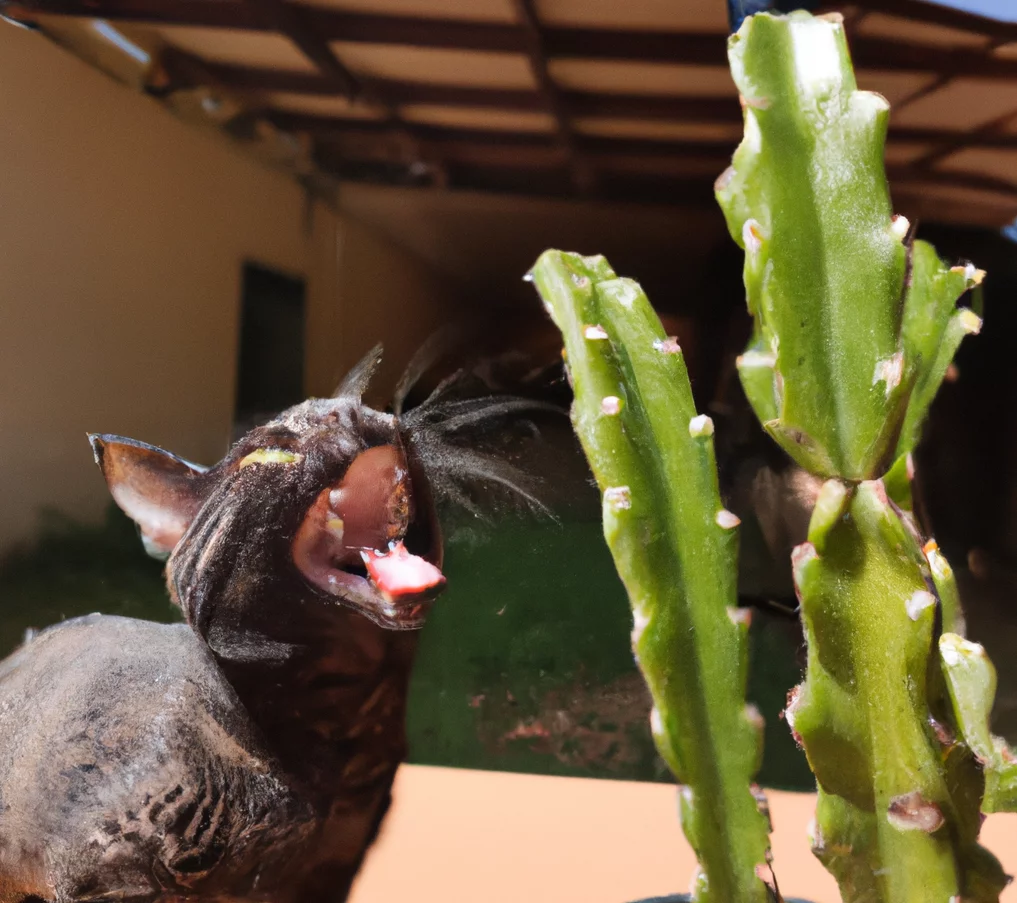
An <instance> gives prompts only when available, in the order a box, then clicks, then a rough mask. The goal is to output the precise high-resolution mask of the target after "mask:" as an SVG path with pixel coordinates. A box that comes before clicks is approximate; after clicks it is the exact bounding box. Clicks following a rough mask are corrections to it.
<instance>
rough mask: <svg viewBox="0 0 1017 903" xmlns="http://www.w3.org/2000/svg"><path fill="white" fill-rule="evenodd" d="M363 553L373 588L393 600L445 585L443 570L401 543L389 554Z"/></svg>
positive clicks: (367, 550)
mask: <svg viewBox="0 0 1017 903" xmlns="http://www.w3.org/2000/svg"><path fill="white" fill-rule="evenodd" d="M360 554H361V556H362V557H363V559H364V565H365V566H366V567H367V573H368V574H369V575H370V577H371V580H373V581H374V585H375V586H376V587H378V589H379V590H381V591H382V592H383V593H385V594H386V595H387V596H390V597H393V598H394V597H398V596H409V595H415V594H417V593H422V592H424V590H428V589H433V588H434V587H436V586H441V585H442V584H443V583H444V582H445V575H444V574H442V572H441V571H439V570H438V569H437V568H436V567H435V566H434V565H433V564H431V563H430V562H429V561H424V559H423V558H421V557H420V556H419V555H411V554H410V553H409V552H408V551H407V550H406V546H404V545H403V544H402V543H401V542H398V543H396V544H395V545H394V546H393V547H392V548H391V549H390V550H389V551H388V552H375V551H373V550H371V549H365V550H364V551H362V552H361V553H360Z"/></svg>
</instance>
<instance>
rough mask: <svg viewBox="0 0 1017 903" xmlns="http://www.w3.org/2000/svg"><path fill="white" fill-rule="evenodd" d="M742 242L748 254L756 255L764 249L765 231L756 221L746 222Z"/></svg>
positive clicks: (749, 220) (743, 227) (748, 220)
mask: <svg viewBox="0 0 1017 903" xmlns="http://www.w3.org/2000/svg"><path fill="white" fill-rule="evenodd" d="M742 242H744V244H745V252H746V253H747V254H755V253H757V252H758V251H759V249H760V248H762V247H763V229H762V227H761V226H760V225H759V222H758V221H757V220H754V219H751V218H750V219H747V220H745V224H744V225H743V226H742Z"/></svg>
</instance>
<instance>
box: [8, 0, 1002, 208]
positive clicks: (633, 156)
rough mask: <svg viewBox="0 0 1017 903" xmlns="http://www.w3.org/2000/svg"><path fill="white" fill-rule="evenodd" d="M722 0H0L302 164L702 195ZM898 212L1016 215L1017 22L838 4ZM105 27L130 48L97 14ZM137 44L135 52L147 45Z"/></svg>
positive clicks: (130, 75) (544, 191) (734, 116)
mask: <svg viewBox="0 0 1017 903" xmlns="http://www.w3.org/2000/svg"><path fill="white" fill-rule="evenodd" d="M725 7H726V4H725V3H724V2H723V0H686V2H679V0H626V2H624V3H620V2H617V0H318V2H315V3H313V4H311V3H303V2H302V3H297V2H290V0H24V2H17V3H16V2H6V0H0V11H2V12H3V14H4V15H6V16H7V17H9V18H11V19H14V20H17V21H20V22H24V23H30V24H33V25H37V26H38V27H40V28H41V29H43V30H44V31H45V32H46V33H48V34H49V35H50V36H51V37H53V38H54V39H56V40H58V41H60V42H61V43H63V44H65V45H67V46H70V47H71V48H72V49H74V50H76V51H77V52H79V53H80V54H81V55H82V56H85V57H86V58H88V59H90V60H91V61H92V62H94V63H96V64H97V65H100V66H102V67H103V68H105V69H106V70H107V71H111V72H112V73H113V74H115V75H117V76H119V77H121V78H122V79H124V80H126V81H129V82H131V83H134V84H136V85H137V86H138V87H139V88H141V89H143V90H146V91H148V92H149V93H151V94H153V95H155V96H157V97H159V98H161V99H163V100H164V101H165V102H166V103H167V104H168V105H170V106H171V107H173V108H174V109H175V110H176V111H177V112H178V113H180V114H182V115H184V116H186V117H188V118H190V119H192V120H195V121H198V122H202V123H206V124H209V125H215V126H217V127H220V128H222V129H224V130H225V131H226V132H227V133H228V134H230V135H231V136H232V137H233V138H235V139H237V140H240V141H244V142H246V143H248V144H249V145H250V146H251V147H252V149H255V150H257V151H258V152H259V153H260V154H261V155H262V156H267V157H269V158H271V160H272V162H274V163H276V164H278V165H280V166H284V167H286V168H289V169H290V170H291V171H294V172H295V173H297V174H299V175H301V176H302V177H304V178H307V179H316V178H325V179H328V180H331V179H339V180H340V181H342V180H346V181H360V182H375V183H381V184H394V185H414V186H431V187H439V188H452V189H478V190H483V191H494V192H509V193H515V194H523V195H538V196H546V197H560V198H584V199H600V200H612V201H634V202H653V203H666V204H683V205H690V204H691V205H697V204H710V203H712V186H713V181H714V179H715V178H716V176H717V175H718V174H719V173H720V172H721V171H723V169H724V168H725V167H726V166H727V165H728V163H729V161H730V156H731V153H732V151H733V149H734V147H735V145H736V143H737V141H738V139H739V136H740V133H741V110H740V108H739V103H738V96H737V92H736V90H735V88H734V85H733V83H732V82H731V79H730V76H729V75H728V71H727V65H726V49H725V45H726V36H727V19H726V10H725ZM840 11H841V12H843V13H844V16H845V24H846V28H847V31H848V36H849V41H850V43H851V47H852V53H853V56H854V60H855V64H856V68H857V70H858V81H859V84H860V86H861V87H862V88H865V89H870V90H877V91H879V92H880V93H882V94H884V95H886V96H887V98H888V99H889V100H890V102H891V104H892V107H893V109H892V114H891V128H890V139H889V143H888V146H887V167H888V172H889V175H890V180H891V184H892V186H893V191H894V196H895V202H896V204H897V206H898V208H900V209H902V210H904V211H905V212H908V213H910V214H912V215H917V216H927V217H934V218H938V219H952V220H955V221H966V222H977V223H982V224H985V225H1001V224H1003V223H1005V222H1008V221H1010V220H1011V219H1013V218H1014V216H1015V214H1017V24H1009V23H1002V22H997V21H993V20H990V19H985V18H982V17H979V16H975V15H971V14H968V13H963V12H958V11H954V10H950V9H947V8H945V7H940V6H936V5H933V4H930V3H926V2H923V0H854V2H853V3H851V4H850V5H849V6H844V7H840ZM96 20H104V21H105V22H108V23H110V24H112V25H113V26H114V27H115V28H116V29H117V31H118V32H119V33H121V34H123V35H124V36H126V37H127V38H128V39H129V40H130V41H131V42H133V43H134V44H135V45H137V47H138V48H141V49H142V50H144V52H145V53H144V54H142V55H141V58H140V59H135V58H133V57H129V56H128V55H126V54H124V53H123V51H122V49H120V50H118V49H117V48H115V47H113V46H112V45H111V44H109V42H108V39H107V38H103V37H102V36H101V35H100V34H99V33H98V32H97V31H96V30H95V27H94V24H95V21H96ZM145 56H147V57H148V58H149V59H148V60H147V61H146V60H145Z"/></svg>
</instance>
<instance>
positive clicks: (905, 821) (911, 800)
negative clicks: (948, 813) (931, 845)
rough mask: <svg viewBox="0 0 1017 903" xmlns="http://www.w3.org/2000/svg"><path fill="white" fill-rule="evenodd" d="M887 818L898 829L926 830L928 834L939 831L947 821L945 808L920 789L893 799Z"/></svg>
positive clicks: (888, 808)
mask: <svg viewBox="0 0 1017 903" xmlns="http://www.w3.org/2000/svg"><path fill="white" fill-rule="evenodd" d="M886 818H887V821H889V822H890V824H891V825H893V826H894V827H895V828H896V829H897V830H898V831H924V832H925V833H926V834H931V833H932V832H933V831H938V830H939V829H940V828H941V827H943V824H944V823H945V821H946V819H944V818H943V810H942V809H940V808H939V806H937V805H936V804H935V803H931V802H929V801H928V800H926V799H924V798H923V797H922V794H921V791H919V790H912V791H911V792H910V793H903V794H901V795H900V796H895V797H894V798H893V799H891V800H890V805H889V806H888V807H887V811H886Z"/></svg>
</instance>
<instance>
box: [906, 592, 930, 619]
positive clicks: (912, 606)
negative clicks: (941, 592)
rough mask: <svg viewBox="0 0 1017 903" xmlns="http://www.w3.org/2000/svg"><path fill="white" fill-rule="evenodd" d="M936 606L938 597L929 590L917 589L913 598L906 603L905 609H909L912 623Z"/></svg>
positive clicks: (912, 595)
mask: <svg viewBox="0 0 1017 903" xmlns="http://www.w3.org/2000/svg"><path fill="white" fill-rule="evenodd" d="M935 604H936V597H935V596H934V595H932V593H930V592H929V591H928V590H927V589H916V590H915V591H914V593H912V594H911V598H910V599H908V600H907V602H905V603H904V607H905V608H906V609H907V613H908V617H909V618H911V620H912V621H917V620H918V619H919V618H920V617H921V616H922V612H923V611H925V610H926V609H928V608H931V607H933V606H934V605H935Z"/></svg>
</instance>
